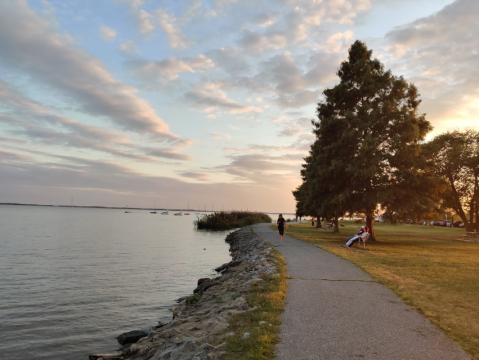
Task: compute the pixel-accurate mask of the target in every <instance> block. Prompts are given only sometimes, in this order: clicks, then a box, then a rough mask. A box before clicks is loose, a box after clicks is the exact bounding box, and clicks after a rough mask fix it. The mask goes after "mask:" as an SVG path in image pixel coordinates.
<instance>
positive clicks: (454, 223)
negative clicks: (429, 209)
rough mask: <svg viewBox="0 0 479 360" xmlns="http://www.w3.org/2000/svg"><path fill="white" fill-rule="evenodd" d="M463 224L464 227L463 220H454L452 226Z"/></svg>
mask: <svg viewBox="0 0 479 360" xmlns="http://www.w3.org/2000/svg"><path fill="white" fill-rule="evenodd" d="M461 224H462V227H464V223H463V222H462V221H454V222H453V223H452V226H453V227H460V225H461Z"/></svg>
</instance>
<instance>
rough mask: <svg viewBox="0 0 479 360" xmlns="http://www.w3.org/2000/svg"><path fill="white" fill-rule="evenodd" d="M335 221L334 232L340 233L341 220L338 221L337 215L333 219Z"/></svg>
mask: <svg viewBox="0 0 479 360" xmlns="http://www.w3.org/2000/svg"><path fill="white" fill-rule="evenodd" d="M333 223H334V231H333V233H338V232H339V225H338V224H339V221H338V218H337V217H335V218H334V220H333Z"/></svg>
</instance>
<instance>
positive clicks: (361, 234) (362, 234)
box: [341, 226, 369, 248]
mask: <svg viewBox="0 0 479 360" xmlns="http://www.w3.org/2000/svg"><path fill="white" fill-rule="evenodd" d="M368 235H369V228H368V227H367V226H361V227H360V228H358V233H357V234H356V235H354V236H351V237H350V238H348V240H347V242H346V244H343V245H341V246H342V247H345V248H350V247H351V246H352V245H353V244H354V243H355V242H357V241H359V240H360V239H361V240H362V241H364V240H365V239H366V238H367V237H368Z"/></svg>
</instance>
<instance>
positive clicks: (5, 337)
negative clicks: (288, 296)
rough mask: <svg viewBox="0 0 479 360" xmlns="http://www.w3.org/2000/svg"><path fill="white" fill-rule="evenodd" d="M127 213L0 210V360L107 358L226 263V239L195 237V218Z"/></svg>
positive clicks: (217, 235)
mask: <svg viewBox="0 0 479 360" xmlns="http://www.w3.org/2000/svg"><path fill="white" fill-rule="evenodd" d="M133 211H134V212H133V213H132V214H125V212H124V210H123V211H122V210H110V209H81V208H54V207H33V206H32V207H30V206H0V358H1V359H3V360H11V359H15V360H16V359H48V360H57V359H58V360H60V359H62V360H64V359H74V360H75V359H84V360H86V359H88V356H87V355H88V354H89V353H96V352H110V351H113V350H115V349H117V348H118V347H119V344H118V343H117V342H116V340H115V337H116V336H118V335H119V334H121V333H123V332H126V331H130V330H136V329H142V328H148V327H150V326H154V325H156V323H157V322H158V321H159V320H162V321H169V320H170V319H171V311H170V309H172V308H173V307H174V306H175V304H176V303H175V302H174V300H175V299H177V298H178V297H180V296H185V295H189V294H191V293H192V290H193V289H194V288H195V287H196V281H197V279H198V278H200V277H208V276H211V275H214V271H213V270H212V269H213V268H214V267H216V266H218V265H220V264H222V263H224V262H228V261H229V260H230V256H229V251H228V250H229V248H228V245H227V244H226V243H225V242H224V238H225V236H226V234H227V233H226V232H221V233H218V232H204V231H196V230H195V229H194V228H193V220H195V218H196V216H194V214H192V215H191V216H173V215H171V216H165V215H160V214H159V213H158V214H150V213H149V211H146V210H145V211H142V210H133ZM204 249H206V250H204Z"/></svg>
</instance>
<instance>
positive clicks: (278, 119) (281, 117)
mask: <svg viewBox="0 0 479 360" xmlns="http://www.w3.org/2000/svg"><path fill="white" fill-rule="evenodd" d="M284 119H286V116H280V117H277V118H276V119H273V122H279V121H283V120H284Z"/></svg>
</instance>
